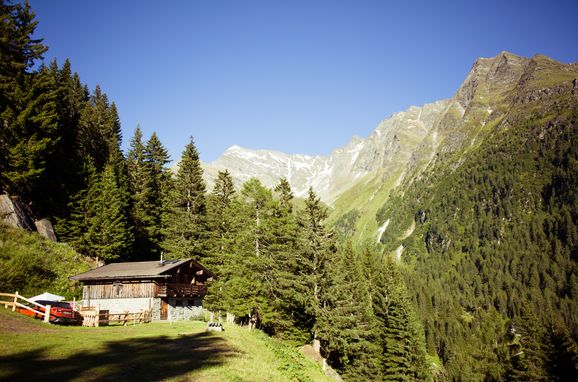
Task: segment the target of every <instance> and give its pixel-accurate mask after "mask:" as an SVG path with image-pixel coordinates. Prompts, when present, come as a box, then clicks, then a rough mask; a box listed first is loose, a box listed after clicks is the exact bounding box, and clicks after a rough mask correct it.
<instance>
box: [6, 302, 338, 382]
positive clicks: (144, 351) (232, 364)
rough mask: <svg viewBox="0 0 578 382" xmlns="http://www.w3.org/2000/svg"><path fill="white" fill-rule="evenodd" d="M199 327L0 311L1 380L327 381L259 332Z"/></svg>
mask: <svg viewBox="0 0 578 382" xmlns="http://www.w3.org/2000/svg"><path fill="white" fill-rule="evenodd" d="M205 328H206V324H205V323H203V322H196V321H188V322H179V323H174V324H172V325H171V324H168V323H151V324H141V325H136V326H116V327H100V328H83V327H59V326H54V325H46V324H43V323H41V322H39V321H36V320H33V319H31V318H28V317H24V316H21V315H19V314H18V313H12V312H11V311H9V310H4V309H0V380H32V379H38V380H45V381H52V380H55V381H56V380H57V381H61V380H73V381H74V380H77V381H81V380H82V381H90V380H93V381H95V380H98V381H100V380H125V381H128V380H190V381H209V382H211V381H330V379H329V378H328V377H326V376H325V375H324V374H323V372H322V371H321V368H320V366H319V365H318V364H316V363H315V362H313V361H311V360H309V359H306V358H305V357H304V356H303V355H302V354H301V353H299V351H298V350H297V349H295V348H292V347H289V346H287V345H286V344H284V343H282V342H280V341H278V340H275V339H272V338H269V337H267V336H266V335H264V334H263V333H262V332H260V331H256V330H254V331H248V330H247V329H244V328H240V327H237V326H226V330H225V331H224V332H221V333H217V332H211V333H208V332H205Z"/></svg>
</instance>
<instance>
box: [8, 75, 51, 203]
mask: <svg viewBox="0 0 578 382" xmlns="http://www.w3.org/2000/svg"><path fill="white" fill-rule="evenodd" d="M13 96H14V101H13V102H11V105H10V106H9V107H7V108H6V109H5V110H3V112H2V114H1V115H0V118H1V120H2V123H3V128H2V129H0V159H1V160H0V184H1V185H2V186H1V187H2V189H4V190H5V191H8V192H10V193H13V194H18V195H21V196H22V197H24V198H25V200H32V199H33V195H34V194H35V193H36V192H38V188H39V187H40V183H41V182H40V179H41V177H42V176H43V174H44V173H45V171H46V167H47V162H48V161H49V159H50V158H51V156H52V154H53V153H54V151H55V149H56V146H57V144H58V141H59V138H60V137H59V132H60V131H59V123H60V121H59V115H58V113H57V110H56V100H57V86H56V78H55V76H54V75H53V73H52V72H51V71H50V69H48V68H46V67H45V68H43V69H42V70H41V71H40V72H39V73H38V74H34V75H32V74H30V75H27V76H26V77H25V78H24V81H23V84H22V86H21V87H18V88H17V89H16V90H15V91H14V94H13Z"/></svg>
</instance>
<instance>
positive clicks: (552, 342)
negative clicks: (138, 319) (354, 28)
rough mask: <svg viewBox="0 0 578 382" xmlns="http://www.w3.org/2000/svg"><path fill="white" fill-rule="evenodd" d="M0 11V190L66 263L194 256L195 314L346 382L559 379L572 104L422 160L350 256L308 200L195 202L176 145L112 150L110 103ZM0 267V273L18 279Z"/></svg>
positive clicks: (136, 140) (569, 282) (537, 111)
mask: <svg viewBox="0 0 578 382" xmlns="http://www.w3.org/2000/svg"><path fill="white" fill-rule="evenodd" d="M0 13H1V15H2V16H1V17H2V22H1V23H0V36H1V38H0V51H1V53H2V54H1V56H0V123H1V126H0V194H2V193H6V194H9V195H10V196H13V197H17V198H19V199H20V200H21V201H22V202H23V203H24V204H26V205H27V206H29V207H30V209H31V210H32V211H33V212H34V214H35V215H36V216H37V217H42V218H48V219H49V220H50V221H51V222H52V223H53V225H54V229H55V232H56V235H57V237H58V240H59V241H60V242H63V243H67V244H68V245H69V246H70V247H72V248H73V249H74V251H75V252H76V253H77V254H79V256H80V257H82V260H78V262H79V266H80V264H81V266H83V267H85V265H84V263H85V259H90V260H91V261H93V262H96V263H98V264H105V263H110V262H121V261H148V260H158V259H159V258H160V257H161V255H162V256H163V258H165V259H182V258H194V259H196V260H198V261H200V262H201V263H202V264H203V265H204V266H206V267H207V268H208V269H210V270H211V271H212V272H213V273H214V274H215V279H214V280H213V281H212V283H211V284H210V286H209V293H208V295H207V296H206V298H205V300H204V302H203V304H204V306H205V307H206V308H208V309H210V310H211V311H214V312H220V313H221V314H223V315H224V314H225V313H231V314H234V315H235V317H236V320H237V322H238V323H240V324H247V325H254V326H256V327H257V328H259V329H261V330H262V331H264V332H265V333H267V334H268V335H270V336H274V337H277V338H280V339H283V340H285V341H287V342H288V343H291V344H293V345H295V346H301V345H303V344H307V343H318V344H319V345H320V351H321V355H322V356H323V357H324V358H326V359H327V362H328V364H329V365H330V366H331V367H333V368H334V369H335V370H337V372H338V373H339V374H340V375H341V377H342V378H343V379H344V380H345V381H379V380H395V381H433V380H439V381H449V380H452V381H461V380H479V381H481V380H484V381H485V380H489V381H502V380H508V381H510V380H512V381H514V380H516V381H517V380H524V381H539V380H544V381H546V380H548V381H550V380H554V381H556V380H559V381H564V380H578V345H577V344H578V342H577V340H578V268H577V262H578V199H577V190H578V178H577V176H578V139H577V132H576V128H575V127H576V125H577V124H578V102H577V99H576V97H575V95H570V96H567V95H559V96H556V97H554V98H552V99H550V100H548V101H547V102H544V103H541V104H540V105H539V106H535V107H528V106H527V105H523V106H522V105H521V106H518V107H517V108H515V109H514V110H513V111H512V112H511V113H510V116H509V119H508V123H507V124H505V123H504V124H501V125H499V124H498V123H496V124H495V125H494V126H493V127H495V129H494V130H492V132H490V133H488V137H487V139H485V140H484V142H483V144H480V145H478V146H476V147H475V148H473V149H470V150H469V151H468V153H467V155H464V152H463V151H459V150H456V151H453V152H452V151H450V152H448V153H446V154H445V155H444V156H443V157H440V158H439V160H437V161H434V162H432V164H430V165H429V167H428V168H427V169H426V170H425V171H424V172H423V173H422V174H421V175H420V176H418V177H415V178H411V179H412V180H411V181H407V182H406V184H403V185H402V187H400V188H398V189H396V191H394V192H393V193H392V195H391V196H390V198H389V199H388V200H387V201H386V202H385V203H384V204H383V206H382V208H381V209H380V210H379V212H378V213H377V215H376V217H375V218H376V220H377V222H378V223H379V224H380V225H381V224H383V223H384V222H385V221H386V220H387V219H389V220H390V221H391V223H390V224H389V227H388V231H387V232H388V235H384V236H383V238H382V240H381V242H380V243H363V244H362V243H358V242H353V240H352V239H351V237H350V235H348V234H347V230H343V229H341V228H343V227H339V226H337V227H332V226H329V225H328V224H327V222H326V220H327V218H328V214H329V212H330V211H329V208H328V207H327V206H326V205H325V204H323V203H322V202H321V200H320V199H319V197H318V196H317V195H316V193H315V190H314V189H312V188H310V189H309V192H308V195H307V197H306V198H305V200H296V198H295V197H294V195H293V192H292V190H291V186H290V183H289V182H288V181H287V180H286V179H280V180H279V182H278V184H277V185H276V186H275V187H273V188H268V187H266V186H264V185H263V184H262V183H261V182H260V181H259V180H258V179H251V180H249V181H247V182H245V183H244V184H234V181H233V178H232V177H231V175H230V174H229V172H228V171H221V172H219V174H218V177H217V179H216V181H215V185H214V187H213V188H212V189H208V188H207V186H206V183H205V181H204V180H203V169H202V167H201V161H200V159H199V152H198V150H197V148H196V145H195V141H194V139H193V137H189V139H188V143H187V144H186V146H185V148H184V150H183V152H182V155H181V157H180V158H174V159H177V160H178V166H177V167H176V169H171V168H170V167H169V165H170V163H171V158H170V157H169V154H168V151H167V149H166V148H165V147H164V146H163V144H162V142H161V141H160V140H159V138H158V136H157V134H155V133H153V134H151V135H150V136H148V137H145V136H143V132H142V131H141V129H140V128H139V127H138V126H137V127H136V128H135V130H134V133H133V135H132V137H129V138H128V139H129V149H128V151H127V152H126V153H125V152H123V151H122V150H121V143H122V140H123V139H124V137H122V134H121V125H120V120H119V116H118V111H117V108H116V105H115V103H114V102H112V101H111V100H109V99H108V97H107V95H106V93H105V92H104V90H103V89H101V88H100V87H98V86H96V87H95V89H89V88H88V87H87V86H86V85H85V84H83V83H82V81H81V79H80V76H79V75H78V74H77V73H73V72H72V69H71V63H70V62H69V61H65V62H64V63H62V64H59V63H57V62H56V61H53V62H50V63H49V64H45V63H44V61H43V54H44V53H45V52H46V51H47V49H48V47H47V46H45V45H44V44H43V41H42V40H41V39H36V38H33V33H34V30H35V28H36V25H37V21H36V20H35V15H34V12H33V11H32V9H31V8H30V6H29V4H27V3H13V2H10V1H6V0H0ZM500 122H504V121H500ZM347 218H348V219H353V220H355V219H356V216H354V214H352V213H350V214H349V215H348V216H347ZM412 223H413V224H415V231H414V233H413V234H412V235H409V236H407V237H403V236H404V235H403V234H402V233H403V232H404V231H405V230H406V229H407V227H408V226H410V225H412ZM389 233H391V234H389ZM2 235H6V233H5V232H4V231H2ZM400 245H402V246H403V255H402V256H401V259H399V260H398V258H397V256H396V255H395V252H396V249H397V248H399V246H400ZM0 248H1V246H0ZM6 256H7V255H5V254H4V253H0V269H3V270H6V269H8V268H10V267H13V268H17V267H22V266H24V265H25V261H24V260H23V259H19V260H18V261H14V260H11V259H10V258H7V257H6ZM67 256H68V255H67ZM38 269H39V268H38V267H29V268H26V270H25V272H27V273H29V274H31V276H32V275H34V276H37V277H40V278H42V275H41V274H35V272H39V270H38ZM3 273H5V272H3ZM0 277H1V276H0ZM15 280H16V279H11V280H8V279H6V278H0V290H3V289H5V288H13V287H14V285H15V283H16V282H17V280H16V281H15ZM59 280H60V279H59ZM8 281H10V283H11V284H10V283H8ZM59 282H61V284H62V283H63V282H62V281H59ZM42 287H44V285H43V286H42ZM22 290H24V289H22ZM71 293H77V290H74V291H71Z"/></svg>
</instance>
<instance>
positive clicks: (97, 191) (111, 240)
mask: <svg viewBox="0 0 578 382" xmlns="http://www.w3.org/2000/svg"><path fill="white" fill-rule="evenodd" d="M88 200H89V201H90V202H91V205H92V208H91V211H90V215H91V216H90V218H89V222H88V223H89V224H88V230H87V232H86V241H87V243H88V246H89V253H88V255H89V256H91V257H94V258H95V259H96V260H99V261H105V262H110V261H115V260H120V259H122V258H123V257H125V256H127V254H128V253H129V252H130V249H131V247H132V240H133V234H132V230H131V227H130V225H129V221H128V216H127V207H128V206H127V201H128V195H127V194H126V193H125V192H123V190H122V186H121V185H119V182H118V177H117V174H116V173H115V168H114V164H113V163H109V164H107V165H106V166H105V168H104V171H103V172H102V175H101V176H100V179H99V180H98V182H96V183H95V184H94V185H93V186H92V187H91V188H90V189H89V191H88Z"/></svg>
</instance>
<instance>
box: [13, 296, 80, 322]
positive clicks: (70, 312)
mask: <svg viewBox="0 0 578 382" xmlns="http://www.w3.org/2000/svg"><path fill="white" fill-rule="evenodd" d="M36 302H37V303H38V304H40V305H43V306H46V305H50V306H51V309H50V322H51V323H53V324H63V325H80V324H81V323H82V316H81V315H80V313H78V312H77V311H75V310H74V309H73V308H72V304H71V303H69V302H57V301H44V300H39V301H36ZM31 308H32V309H34V310H36V311H38V312H42V313H44V310H45V309H44V308H41V307H39V306H37V305H32V306H31ZM18 311H19V312H20V313H22V314H25V315H27V316H30V317H34V318H38V319H41V320H43V319H44V314H39V313H35V312H33V311H31V310H28V309H26V308H22V307H19V308H18Z"/></svg>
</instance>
